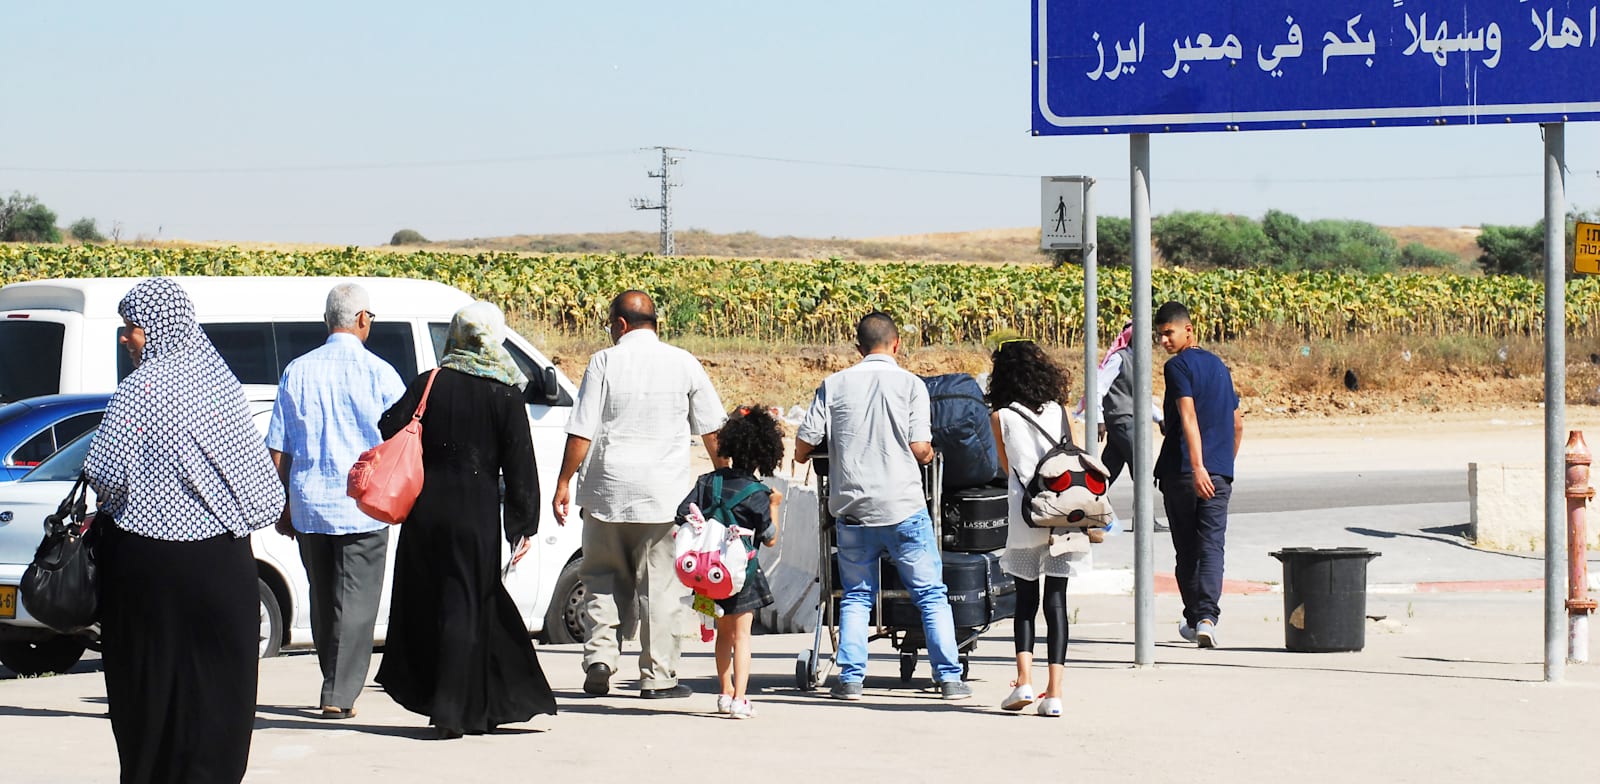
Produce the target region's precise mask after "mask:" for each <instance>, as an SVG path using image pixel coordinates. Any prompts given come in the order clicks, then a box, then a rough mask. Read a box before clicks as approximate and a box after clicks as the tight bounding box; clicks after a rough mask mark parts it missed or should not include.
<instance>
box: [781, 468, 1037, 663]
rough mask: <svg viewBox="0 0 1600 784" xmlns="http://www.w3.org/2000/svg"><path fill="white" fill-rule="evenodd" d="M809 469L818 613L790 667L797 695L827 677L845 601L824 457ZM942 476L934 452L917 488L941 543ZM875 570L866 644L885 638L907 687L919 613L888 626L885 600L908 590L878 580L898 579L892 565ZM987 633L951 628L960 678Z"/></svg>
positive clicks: (919, 642)
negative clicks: (812, 488)
mask: <svg viewBox="0 0 1600 784" xmlns="http://www.w3.org/2000/svg"><path fill="white" fill-rule="evenodd" d="M811 465H812V471H813V472H814V473H815V475H816V478H817V542H818V553H817V577H816V586H817V609H816V623H815V626H814V627H813V630H812V637H811V647H810V648H808V649H806V650H803V651H801V652H800V654H799V655H798V656H797V657H796V660H795V664H794V681H795V687H796V688H798V689H800V690H801V691H814V690H816V688H817V686H818V685H819V684H821V683H824V682H826V681H827V678H828V675H829V673H831V672H832V671H833V667H834V664H835V660H836V658H837V656H838V652H839V602H840V601H841V600H842V599H843V598H844V590H843V589H842V588H841V587H840V586H839V585H838V576H837V575H838V571H837V568H836V564H837V562H836V561H835V558H836V557H837V554H838V549H839V548H838V543H837V538H836V536H835V528H834V526H835V524H834V520H833V516H832V515H831V514H829V513H828V491H829V488H828V456H827V454H825V453H814V454H813V455H812V458H811ZM943 473H944V456H943V455H942V454H941V453H939V452H937V451H935V452H934V456H933V461H932V462H930V463H929V464H927V465H925V466H923V467H922V490H923V496H924V497H925V498H926V499H927V501H928V514H929V516H930V517H932V518H933V526H934V534H935V540H934V541H936V542H938V541H943V537H942V531H943V529H942V523H941V520H942V513H941V510H942V507H943V501H944V498H943V495H944V494H943ZM885 567H887V568H885ZM879 569H880V579H879V581H878V595H877V597H876V598H875V599H874V604H873V610H872V621H870V622H871V623H873V624H874V628H873V631H872V632H871V633H870V634H869V635H868V637H867V640H868V642H871V641H873V640H884V639H886V640H889V642H890V645H892V646H893V647H894V649H895V650H896V651H899V653H900V682H901V683H910V682H911V680H912V676H913V675H914V673H915V672H916V667H917V660H918V651H919V650H920V649H922V648H924V647H927V640H926V639H925V637H924V634H923V630H922V622H921V618H920V615H918V617H917V618H916V621H915V623H909V624H900V625H893V624H889V623H888V622H887V621H888V613H887V612H886V609H887V608H886V604H887V602H888V601H889V600H893V599H905V600H907V601H909V600H910V592H909V591H907V590H906V589H905V588H901V587H898V579H895V583H896V586H895V587H893V588H890V587H886V586H885V584H884V583H885V581H884V579H882V578H883V577H884V576H892V577H893V578H898V575H897V574H895V572H894V568H893V567H892V566H889V565H888V564H886V563H885V562H882V561H880V562H879ZM1007 617H1009V615H1008V616H1007ZM988 629H989V624H988V623H985V624H983V625H981V626H975V627H974V626H968V627H961V626H958V627H956V648H957V651H958V656H959V661H960V663H961V677H962V678H963V679H965V678H966V677H967V671H968V668H969V662H968V655H969V654H970V653H971V651H972V650H973V648H975V647H977V644H978V638H979V636H981V635H982V634H983V633H984V632H986V631H988ZM824 637H826V641H827V646H828V651H829V652H830V653H829V655H828V656H827V658H826V660H824V658H823V643H824Z"/></svg>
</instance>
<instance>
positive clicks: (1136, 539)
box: [1128, 133, 1156, 667]
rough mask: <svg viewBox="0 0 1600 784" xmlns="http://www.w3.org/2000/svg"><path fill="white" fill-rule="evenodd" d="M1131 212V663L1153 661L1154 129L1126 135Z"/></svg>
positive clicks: (1145, 665) (1139, 664)
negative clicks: (1151, 204)
mask: <svg viewBox="0 0 1600 784" xmlns="http://www.w3.org/2000/svg"><path fill="white" fill-rule="evenodd" d="M1128 175H1129V177H1128V179H1129V181H1130V185H1131V187H1130V188H1129V215H1130V223H1132V224H1133V370H1132V372H1133V410H1134V418H1133V421H1134V428H1133V461H1132V464H1131V465H1129V466H1128V478H1130V479H1132V480H1133V640H1134V642H1133V663H1134V664H1135V665H1137V666H1140V667H1147V666H1149V665H1151V664H1154V663H1155V653H1156V643H1155V637H1154V627H1153V624H1152V622H1151V619H1152V616H1153V613H1154V609H1155V607H1154V605H1155V575H1154V573H1153V570H1154V567H1155V542H1154V537H1155V514H1154V505H1153V502H1154V500H1155V499H1154V498H1153V497H1152V496H1153V495H1154V494H1155V488H1154V487H1153V486H1152V483H1151V479H1150V470H1151V466H1152V465H1153V464H1154V459H1155V455H1154V454H1153V453H1152V451H1151V448H1152V447H1153V446H1154V444H1155V437H1154V436H1153V435H1152V434H1151V433H1150V417H1149V414H1148V406H1149V405H1150V397H1151V394H1152V390H1151V383H1150V343H1151V337H1150V332H1151V324H1150V319H1151V318H1152V317H1153V315H1154V314H1153V313H1152V312H1151V309H1150V134H1147V133H1135V134H1130V135H1129V136H1128Z"/></svg>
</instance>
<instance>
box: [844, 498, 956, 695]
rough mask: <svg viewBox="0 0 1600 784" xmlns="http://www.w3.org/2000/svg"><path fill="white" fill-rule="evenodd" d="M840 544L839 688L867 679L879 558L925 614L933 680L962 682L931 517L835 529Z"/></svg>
mask: <svg viewBox="0 0 1600 784" xmlns="http://www.w3.org/2000/svg"><path fill="white" fill-rule="evenodd" d="M835 531H836V532H837V539H838V544H839V584H840V585H842V586H844V598H843V599H842V600H841V601H840V602H839V652H838V655H837V656H836V657H835V659H836V661H837V662H838V663H839V681H840V682H841V683H860V682H862V681H863V680H865V679H866V677H867V621H868V617H869V615H870V614H871V612H872V604H873V599H875V598H876V597H877V595H878V558H879V557H880V556H883V555H887V556H889V560H890V561H892V562H893V563H894V566H895V570H896V571H898V572H899V573H900V582H901V583H903V584H904V585H905V586H906V589H907V590H909V591H910V592H911V596H912V598H913V599H915V600H916V603H917V608H918V609H920V610H921V611H922V630H923V633H924V634H925V635H926V636H927V638H928V658H929V660H931V661H932V662H933V678H934V680H936V681H938V682H940V683H943V682H945V681H959V680H961V663H960V661H958V659H957V652H956V625H955V620H954V619H953V618H952V617H951V615H950V600H949V598H948V597H947V591H946V589H945V586H944V562H943V559H941V558H940V557H939V543H938V539H937V538H936V537H935V536H934V533H933V520H932V519H931V518H929V517H928V513H927V511H925V510H924V511H919V512H917V513H916V514H914V515H912V516H910V517H908V518H906V519H905V520H902V521H900V522H899V523H896V524H895V525H881V526H867V525H844V524H840V525H839V526H838V527H837V528H835Z"/></svg>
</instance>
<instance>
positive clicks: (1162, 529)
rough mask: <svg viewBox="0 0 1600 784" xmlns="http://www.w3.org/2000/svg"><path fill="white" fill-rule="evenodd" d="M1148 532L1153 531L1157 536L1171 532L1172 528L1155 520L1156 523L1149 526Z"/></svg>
mask: <svg viewBox="0 0 1600 784" xmlns="http://www.w3.org/2000/svg"><path fill="white" fill-rule="evenodd" d="M1150 530H1152V531H1155V532H1156V533H1158V534H1164V533H1167V532H1169V531H1171V530H1172V526H1170V525H1167V524H1166V523H1164V522H1162V521H1160V520H1157V521H1155V524H1153V525H1151V526H1150Z"/></svg>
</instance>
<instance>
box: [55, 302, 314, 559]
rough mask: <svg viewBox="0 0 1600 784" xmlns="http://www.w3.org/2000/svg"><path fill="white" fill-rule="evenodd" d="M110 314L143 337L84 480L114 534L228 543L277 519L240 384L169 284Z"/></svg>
mask: <svg viewBox="0 0 1600 784" xmlns="http://www.w3.org/2000/svg"><path fill="white" fill-rule="evenodd" d="M117 312H118V313H119V314H121V315H122V317H123V318H125V319H127V320H128V321H130V322H132V323H133V324H134V325H136V326H138V327H141V328H143V329H144V333H145V345H144V352H143V355H142V357H141V359H140V361H139V363H138V364H139V366H138V369H136V370H134V371H133V373H131V374H129V375H128V377H127V378H125V379H123V380H122V382H121V383H119V384H118V385H117V391H116V394H114V395H112V397H111V402H110V404H109V405H108V406H107V408H106V413H105V418H104V419H103V420H102V421H101V423H100V428H99V430H97V431H96V433H95V437H94V443H93V444H92V445H91V446H90V447H89V456H88V459H87V460H86V461H85V463H84V471H85V473H87V474H88V476H89V483H90V485H91V486H92V487H93V488H94V490H95V492H96V493H97V494H98V495H99V498H100V508H101V509H102V510H103V511H105V512H106V513H108V514H110V515H111V517H112V518H113V519H114V520H116V523H117V527H118V528H121V529H123V530H125V531H129V532H132V533H136V534H139V535H141V536H146V537H150V538H153V539H163V540H167V541H195V540H199V539H208V538H210V537H213V536H217V535H219V534H223V533H229V534H232V535H233V536H235V537H244V536H248V535H249V534H250V532H251V531H253V530H255V529H257V528H261V527H262V526H265V525H269V524H271V523H272V522H274V521H275V520H277V519H278V515H279V513H280V512H282V510H283V502H284V493H283V485H282V483H281V482H280V481H279V479H278V474H277V471H276V469H275V468H274V467H273V465H272V458H271V457H270V456H269V455H268V453H267V447H266V444H265V443H264V442H263V441H262V438H261V434H260V433H259V432H257V430H256V428H255V426H254V425H253V424H252V423H251V421H250V405H249V403H248V402H246V400H245V397H244V390H243V389H242V388H240V386H239V380H238V379H237V378H236V377H235V376H234V375H233V371H231V370H229V369H228V365H227V363H225V362H224V361H223V360H222V357H221V355H219V354H218V353H217V350H216V347H214V346H212V345H211V340H210V339H209V338H207V337H206V334H205V331H204V330H202V329H201V328H200V324H199V322H198V321H196V320H195V316H194V304H193V303H192V302H191V301H190V300H189V295H188V294H187V293H185V292H184V290H183V288H182V287H180V286H179V285H178V284H177V282H176V281H174V280H172V279H170V278H152V279H150V280H146V281H142V282H140V283H139V284H138V285H136V286H134V287H133V290H132V291H129V292H128V295H127V296H125V297H123V299H122V302H121V303H119V304H118V306H117Z"/></svg>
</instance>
